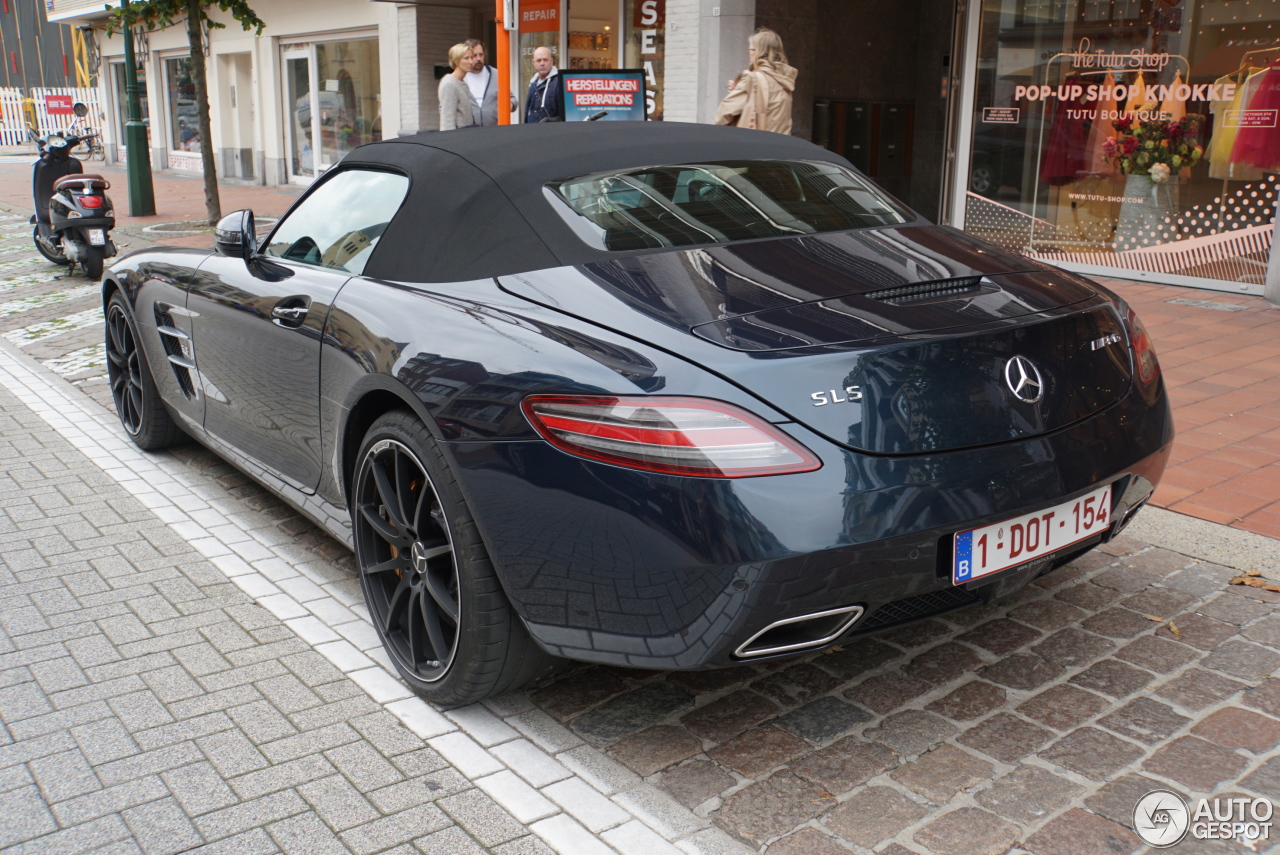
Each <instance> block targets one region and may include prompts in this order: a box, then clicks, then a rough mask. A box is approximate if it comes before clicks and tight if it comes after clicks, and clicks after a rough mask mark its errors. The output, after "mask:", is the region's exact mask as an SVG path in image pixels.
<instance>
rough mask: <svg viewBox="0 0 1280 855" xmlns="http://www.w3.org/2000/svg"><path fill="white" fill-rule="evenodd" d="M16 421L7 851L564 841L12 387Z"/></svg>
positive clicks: (10, 435) (3, 675)
mask: <svg viewBox="0 0 1280 855" xmlns="http://www.w3.org/2000/svg"><path fill="white" fill-rule="evenodd" d="M0 435H3V437H4V438H3V440H0V503H2V505H3V509H4V512H3V514H2V515H0V720H3V729H2V730H0V850H2V851H4V852H5V853H7V855H17V853H20V852H21V853H52V852H64V851H65V852H73V851H74V852H80V851H90V850H95V849H99V848H101V849H102V851H111V852H121V853H123V852H139V851H141V852H145V853H148V855H153V853H176V852H186V851H190V850H193V849H195V850H196V851H209V852H214V851H217V852H228V853H269V852H286V853H327V852H353V853H371V852H375V851H377V852H380V851H385V850H387V849H389V848H391V847H395V846H399V845H401V844H407V843H412V844H413V845H414V846H416V847H417V848H418V849H420V850H421V851H423V852H442V853H452V852H467V851H472V852H481V851H493V852H501V853H511V855H515V853H533V852H548V851H550V850H549V849H547V847H545V846H544V845H543V844H542V843H541V842H540V841H539V840H538V838H536V837H534V836H533V835H531V834H530V832H529V830H528V828H526V827H525V826H524V825H523V824H522V823H520V822H517V821H516V820H515V819H513V818H512V817H511V815H510V814H509V813H508V812H507V811H505V810H503V809H502V808H501V807H499V806H498V805H497V804H496V803H495V802H494V801H493V799H491V798H490V797H489V796H488V795H486V794H485V792H484V791H482V790H481V789H480V788H478V787H477V786H476V785H475V784H474V783H472V782H471V781H469V780H468V779H467V778H465V777H463V776H462V775H460V774H458V773H457V772H456V771H454V770H453V769H452V768H451V767H450V764H449V763H448V761H446V760H445V759H444V758H443V757H442V756H441V755H440V754H439V753H437V752H436V751H434V750H432V749H431V748H430V747H429V746H428V745H427V744H426V742H425V741H424V740H423V739H422V738H421V737H419V736H417V735H415V734H414V733H412V732H410V731H409V730H408V729H406V728H405V727H403V726H402V725H401V723H400V722H399V721H398V720H397V719H396V717H395V716H393V715H392V714H391V713H389V712H387V711H386V710H385V709H384V708H383V706H382V705H381V704H379V703H377V702H376V701H374V700H373V699H372V698H370V697H369V695H368V694H366V692H365V691H364V690H363V689H361V688H360V686H358V685H357V684H356V683H355V682H353V681H352V680H351V679H350V678H349V677H347V676H345V675H344V674H343V673H342V672H341V671H339V670H338V669H337V668H335V667H334V666H333V665H332V664H330V663H329V662H328V661H326V660H325V659H324V658H323V657H322V656H321V655H320V654H318V653H316V652H315V651H314V650H313V649H312V647H311V645H310V644H308V643H307V642H305V641H303V640H302V639H301V638H299V637H298V636H297V635H296V634H295V633H294V632H292V631H291V630H290V629H288V628H287V627H285V626H284V625H283V624H282V622H281V621H280V620H279V619H278V618H276V617H275V616H274V615H272V614H271V613H270V612H268V611H267V610H266V609H264V608H262V607H261V606H258V605H256V604H254V602H253V601H252V599H251V598H249V597H248V596H247V595H246V594H244V593H243V592H242V591H240V589H239V588H237V587H236V586H235V585H233V584H232V583H230V582H229V581H228V579H227V577H226V576H225V575H223V574H222V573H221V572H220V571H219V570H217V569H216V568H215V567H214V566H213V565H212V564H210V563H209V562H208V561H207V560H206V559H205V558H204V557H203V556H202V555H201V554H200V553H199V552H197V551H196V550H195V549H194V548H192V547H191V546H190V545H189V544H187V543H186V542H185V541H184V540H183V539H182V538H181V537H178V536H177V535H175V534H173V533H172V532H171V531H170V530H169V529H168V528H167V527H166V526H165V525H164V524H163V523H161V522H160V521H159V520H158V519H156V518H155V516H154V515H153V514H152V512H151V511H149V510H148V509H146V508H145V507H143V506H142V505H141V504H140V503H139V502H138V501H137V500H135V499H134V498H133V497H131V496H130V495H128V494H127V493H126V492H125V491H124V490H123V489H121V488H120V487H119V486H118V485H116V484H115V483H114V482H113V480H112V479H111V478H110V477H108V476H106V475H104V474H103V473H102V472H101V471H100V470H99V469H98V468H97V467H96V466H93V465H92V464H90V463H89V461H87V460H86V459H85V458H84V457H83V456H81V455H80V454H79V453H77V452H75V451H74V450H72V449H70V448H69V447H68V446H67V443H66V442H65V441H64V440H62V439H61V438H59V437H51V436H49V432H48V430H47V427H46V426H45V425H44V424H43V422H41V421H40V419H38V418H37V417H36V416H34V415H33V414H32V413H31V412H30V411H29V410H27V409H26V408H25V407H22V406H21V405H20V404H17V402H15V400H14V399H13V398H12V396H11V395H9V394H8V393H7V392H6V391H3V390H0ZM446 841H447V842H446ZM201 846H208V848H207V849H205V850H200V849H199V848H198V847H201ZM485 847H492V849H486V848H485ZM403 851H406V852H407V851H408V849H404V850H403Z"/></svg>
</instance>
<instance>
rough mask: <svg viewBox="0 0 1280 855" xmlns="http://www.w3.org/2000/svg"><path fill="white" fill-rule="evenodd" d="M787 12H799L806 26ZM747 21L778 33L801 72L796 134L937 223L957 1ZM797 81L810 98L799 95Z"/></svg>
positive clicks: (827, 6)
mask: <svg viewBox="0 0 1280 855" xmlns="http://www.w3.org/2000/svg"><path fill="white" fill-rule="evenodd" d="M762 7H763V8H765V9H766V10H776V14H773V15H768V14H761V13H760V11H759V10H760V9H761V8H762ZM793 9H803V10H805V11H804V13H803V14H804V17H805V20H803V21H802V20H799V16H798V15H797V13H796V12H793V11H790V10H793ZM756 20H757V24H759V25H761V26H768V27H772V28H773V29H775V30H778V32H779V33H780V34H781V35H782V36H783V41H784V44H785V45H786V47H787V53H788V55H789V57H790V59H791V63H792V64H793V65H795V66H796V67H797V68H798V69H799V70H800V75H801V77H800V81H799V82H798V84H797V88H796V109H795V133H797V135H800V136H805V135H809V137H810V139H812V140H813V141H814V142H816V143H818V144H819V145H822V146H825V147H827V148H830V149H832V150H833V151H836V152H838V153H839V154H842V155H844V156H845V157H847V158H848V159H849V160H850V161H851V162H852V163H853V164H854V165H855V166H857V167H858V168H859V169H860V170H862V171H863V172H864V173H866V174H867V175H868V176H870V177H871V178H872V179H873V180H875V182H876V183H877V184H879V185H880V186H882V187H884V188H885V189H886V190H888V191H889V192H890V193H892V194H893V195H894V196H897V197H898V198H899V199H901V200H902V201H904V202H906V203H907V204H908V205H910V206H911V207H912V208H914V209H915V210H916V211H918V212H920V213H921V214H923V215H924V216H925V217H928V218H929V219H931V220H934V221H935V222H936V221H939V219H940V217H941V215H942V212H943V201H944V200H943V196H944V183H945V180H946V176H947V173H948V170H949V161H948V150H949V146H950V144H951V140H950V127H951V122H950V119H949V116H950V112H949V111H950V110H951V109H952V102H953V99H954V97H955V94H956V93H955V89H956V87H955V86H954V85H953V83H952V70H953V68H956V67H958V66H957V65H956V64H955V62H954V59H955V58H954V57H953V56H952V52H953V41H954V36H955V29H954V28H955V22H956V0H812V2H810V3H807V4H806V3H801V4H783V3H780V2H777V0H774V2H767V0H762V2H761V3H759V4H758V6H757V15H756ZM788 31H791V32H788ZM793 45H794V46H795V47H794V49H793ZM806 75H809V76H810V79H811V80H812V84H811V85H812V88H811V89H810V88H809V86H808V85H803V86H802V85H801V84H803V83H804V77H805V76H806ZM806 90H807V91H806Z"/></svg>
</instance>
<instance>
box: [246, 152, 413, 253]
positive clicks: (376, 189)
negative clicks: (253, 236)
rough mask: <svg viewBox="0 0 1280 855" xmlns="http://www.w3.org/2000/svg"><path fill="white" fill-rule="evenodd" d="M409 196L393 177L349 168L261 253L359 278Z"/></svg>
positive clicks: (301, 207) (290, 220)
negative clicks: (355, 275) (401, 205)
mask: <svg viewBox="0 0 1280 855" xmlns="http://www.w3.org/2000/svg"><path fill="white" fill-rule="evenodd" d="M408 192H409V179H408V178H406V177H405V176H403V175H399V174H397V173H394V172H378V171H376V170H372V169H345V170H343V171H342V172H340V173H339V174H337V175H335V176H333V177H332V178H330V179H329V180H328V181H326V182H325V183H324V184H323V185H321V186H320V187H317V188H316V191H315V192H314V193H312V194H311V195H310V196H308V197H307V198H306V200H305V201H303V203H302V204H301V205H299V206H298V207H297V208H296V209H295V210H294V211H293V212H292V213H290V214H289V216H287V217H285V219H284V222H282V223H281V224H280V226H279V228H277V229H276V230H275V232H274V233H273V234H272V235H271V240H270V242H269V243H268V245H267V246H266V247H264V248H263V250H262V251H263V253H265V254H266V255H269V256H274V257H275V258H282V259H287V260H289V261H300V262H302V263H303V264H314V265H316V266H317V267H329V268H332V269H334V270H342V271H345V272H347V273H355V274H360V273H363V272H364V266H365V264H367V263H368V262H369V256H370V255H372V253H373V248H374V247H375V246H376V245H377V243H378V241H379V240H380V239H381V238H382V233H383V232H385V231H386V230H387V226H388V225H390V223H391V218H392V217H394V216H395V213H396V211H397V210H399V208H400V203H401V202H403V201H404V197H405V194H406V193H408Z"/></svg>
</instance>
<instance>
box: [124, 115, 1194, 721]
mask: <svg viewBox="0 0 1280 855" xmlns="http://www.w3.org/2000/svg"><path fill="white" fill-rule="evenodd" d="M103 298H104V301H105V304H106V311H107V349H108V355H109V360H110V380H111V388H112V392H113V394H114V396H115V401H116V405H117V407H118V409H119V412H120V417H121V420H122V422H123V423H124V426H125V428H126V429H127V430H128V432H129V433H130V434H131V435H132V436H133V437H134V439H135V441H136V442H137V444H138V445H140V446H141V447H143V448H147V449H152V448H158V447H160V446H163V445H165V444H167V443H170V442H172V441H174V440H175V439H176V438H177V437H178V435H179V432H186V433H188V434H190V435H191V436H193V437H195V438H196V439H198V440H199V441H201V442H203V443H205V444H207V445H208V446H210V447H211V448H213V449H215V450H216V451H218V452H219V453H221V454H223V455H224V456H226V457H227V458H228V459H230V460H232V461H233V462H235V463H236V464H237V465H238V466H240V467H241V468H243V469H244V470H245V471H246V472H248V473H249V474H251V475H253V476H254V477H255V478H257V479H258V480H260V481H261V482H262V483H264V484H266V485H267V486H268V487H270V488H271V489H272V490H273V491H275V492H276V493H278V494H279V495H280V496H282V497H283V498H285V499H287V500H288V501H289V502H291V503H292V504H294V505H296V506H297V507H298V508H299V509H300V510H302V511H303V512H304V513H306V514H307V515H309V516H310V517H311V518H312V519H314V520H316V521H317V522H318V523H320V524H321V525H323V526H324V527H325V528H326V529H327V530H328V531H330V532H331V533H332V534H333V535H334V536H335V537H338V538H340V539H341V540H343V541H344V542H346V543H348V544H350V545H351V547H352V549H353V550H354V551H355V555H356V558H357V560H358V564H359V571H360V575H361V580H362V582H363V585H364V591H365V595H366V597H367V600H368V606H369V610H370V612H371V613H372V615H373V618H374V621H375V623H376V624H377V627H378V632H379V633H380V634H381V637H382V639H383V642H384V643H385V645H386V649H387V652H388V653H389V654H390V657H391V659H392V660H393V661H394V662H395V663H396V666H397V667H398V668H399V670H400V673H401V674H402V675H403V677H404V679H405V680H406V681H407V682H408V683H409V684H410V685H411V686H412V687H413V688H414V689H415V690H417V691H418V692H420V693H421V694H422V695H424V696H425V697H427V698H429V699H430V700H433V701H436V702H438V703H441V704H460V703H465V702H469V701H473V700H476V699H479V698H483V697H486V696H488V695H492V694H495V693H498V692H502V691H506V690H509V689H512V688H515V687H517V686H519V685H521V684H523V683H525V682H528V681H529V680H531V679H534V678H536V677H538V676H539V675H541V674H543V673H545V672H546V671H547V670H548V669H550V668H552V667H554V665H555V664H556V663H557V662H558V661H559V660H561V659H563V658H568V659H577V660H584V661H591V662H606V663H614V664H617V665H623V666H630V667H637V668H662V669H696V668H708V667H716V666H725V665H732V664H734V663H740V662H744V661H758V660H767V659H771V658H776V657H785V656H793V655H796V654H799V653H803V652H807V651H813V650H816V649H819V648H822V647H824V646H828V645H832V644H835V643H838V642H840V641H842V640H844V639H848V638H850V637H853V636H857V635H861V634H864V633H870V632H876V631H878V630H883V629H887V628H889V627H894V626H899V625H902V624H905V623H909V622H911V621H915V620H919V619H921V618H925V617H929V616H931V615H937V614H940V613H943V612H946V611H949V610H952V609H957V608H962V607H964V606H967V605H970V604H972V603H977V602H981V601H990V600H992V599H993V598H998V597H1003V596H1007V595H1008V594H1010V593H1012V592H1014V591H1016V590H1017V589H1018V588H1020V587H1021V586H1023V585H1025V584H1027V583H1028V582H1029V581H1030V580H1032V579H1034V578H1035V577H1036V576H1038V575H1041V574H1043V573H1046V572H1048V571H1049V570H1051V569H1052V568H1054V567H1056V566H1059V565H1061V564H1063V563H1065V562H1067V561H1070V560H1071V559H1072V558H1074V557H1076V556H1078V555H1079V554H1081V553H1082V552H1085V551H1086V550H1088V549H1090V548H1092V547H1094V546H1096V545H1098V544H1099V543H1102V542H1105V541H1106V540H1108V539H1110V538H1112V537H1114V536H1115V535H1116V533H1117V532H1119V531H1120V530H1121V529H1122V528H1123V527H1124V525H1125V524H1126V523H1127V522H1128V521H1129V520H1130V519H1131V518H1132V517H1133V515H1134V514H1135V513H1136V512H1137V511H1138V509H1139V508H1140V507H1142V505H1143V503H1144V502H1146V501H1147V499H1148V498H1149V497H1150V496H1151V493H1152V490H1153V489H1154V488H1155V485H1156V483H1157V482H1158V481H1159V479H1160V476H1161V473H1162V472H1163V470H1164V466H1165V461H1166V458H1167V455H1168V453H1169V448H1170V444H1171V442H1172V440H1173V426H1172V419H1171V416H1170V411H1169V405H1168V402H1167V399H1166V396H1165V391H1164V387H1163V384H1162V381H1161V376H1160V367H1159V364H1158V363H1157V362H1156V357H1155V353H1154V352H1153V351H1152V348H1151V342H1150V340H1149V339H1148V337H1147V334H1146V332H1145V331H1144V330H1143V328H1142V325H1141V324H1140V323H1139V321H1138V319H1137V317H1136V316H1135V315H1134V313H1133V311H1132V310H1131V309H1130V308H1129V307H1128V306H1127V305H1126V304H1125V303H1124V302H1123V301H1122V300H1120V299H1119V298H1118V297H1117V296H1116V295H1114V294H1112V293H1110V292H1108V291H1107V290H1106V289H1104V288H1102V287H1100V286H1099V285H1097V284H1094V283H1092V282H1090V281H1088V280H1086V279H1082V278H1081V277H1079V276H1075V275H1073V274H1070V273H1066V272H1063V271H1061V270H1057V269H1054V268H1051V267H1046V266H1045V265H1042V264H1039V263H1037V262H1034V261H1030V260H1028V259H1026V258H1024V257H1022V256H1020V255H1016V254H1013V253H1010V252H1008V251H1006V250H1003V249H1000V248H999V247H996V246H993V245H991V244H987V243H984V242H982V241H980V240H977V239H975V238H972V237H970V236H967V235H965V234H963V233H961V232H958V231H956V230H954V229H950V228H942V227H938V226H934V225H932V224H930V223H928V222H926V221H925V220H923V219H921V218H920V217H919V216H918V215H916V214H914V213H913V212H911V211H910V210H908V209H907V208H905V207H904V206H903V205H901V204H900V203H898V202H897V201H895V200H894V199H892V198H890V197H888V196H886V195H885V194H884V193H883V192H881V191H880V190H879V189H877V188H876V187H875V186H874V185H873V184H872V183H871V182H870V181H868V180H867V179H866V178H865V177H863V176H862V175H860V174H859V173H858V172H857V171H856V170H854V169H853V168H852V167H851V166H850V165H849V163H848V162H847V161H845V160H844V159H843V158H841V157H839V156H837V155H835V154H832V153H831V152H829V151H826V150H824V149H821V148H818V147H816V146H813V145H811V144H809V143H806V142H803V141H801V140H798V139H795V138H791V137H785V136H780V135H776V134H770V133H763V132H759V131H751V130H739V129H734V128H721V127H702V126H693V125H679V124H661V123H652V124H630V123H621V122H619V123H610V122H602V123H598V124H597V123H590V124H586V123H582V124H541V125H530V126H521V127H511V128H483V129H476V130H468V131H463V132H459V133H445V134H440V133H428V134H421V135H418V136H413V137H406V138H401V139H396V140H389V141H385V142H380V143H374V144H372V145H367V146H364V147H362V148H359V149H357V150H355V151H354V152H352V153H351V154H350V155H348V156H347V157H346V158H345V159H344V160H343V161H342V162H341V163H340V164H338V165H337V166H336V167H335V168H333V169H331V170H330V171H329V172H327V173H326V174H325V175H324V176H323V177H322V178H321V179H320V180H318V181H317V182H316V183H315V184H314V185H313V186H312V187H311V188H310V189H309V190H308V192H307V193H306V195H304V196H303V197H302V198H301V199H299V201H298V202H297V204H295V205H294V206H293V208H292V209H291V210H290V211H289V213H288V214H287V215H286V216H285V217H284V218H283V219H282V220H281V221H280V222H279V223H278V224H277V225H276V226H275V228H274V229H273V230H272V231H271V233H270V234H269V235H268V236H267V237H266V239H265V240H263V241H261V242H259V241H258V240H257V238H256V237H255V234H254V226H253V215H252V213H250V212H248V211H242V212H238V213H236V214H232V215H230V216H228V217H227V218H225V219H224V220H223V221H222V223H220V224H219V227H218V230H217V233H216V251H215V252H212V253H210V252H203V251H196V250H186V249H163V250H147V251H143V252H139V253H135V254H133V255H131V256H129V257H127V258H125V259H123V260H121V261H120V262H119V263H117V264H116V265H114V266H113V267H112V268H111V269H110V270H109V271H108V273H107V275H106V278H105V280H104V283H103Z"/></svg>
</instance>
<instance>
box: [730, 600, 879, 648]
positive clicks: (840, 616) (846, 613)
mask: <svg viewBox="0 0 1280 855" xmlns="http://www.w3.org/2000/svg"><path fill="white" fill-rule="evenodd" d="M862 612H863V608H862V606H849V607H847V608H843V609H828V610H827V611H824V612H813V613H812V614H807V615H800V616H799V617H792V618H787V619H786V620H778V621H774V622H773V623H771V624H769V625H768V626H766V627H765V628H764V629H762V630H760V631H759V632H757V633H756V634H755V635H753V636H751V637H750V638H748V639H747V640H746V641H744V642H743V643H742V644H741V645H740V646H739V647H738V649H737V650H735V651H733V655H734V656H735V657H737V658H738V659H752V658H755V657H757V656H770V655H773V654H775V653H790V652H791V651H793V650H807V649H808V648H810V647H821V646H822V645H824V644H830V643H831V642H833V641H835V640H836V639H837V638H839V637H840V636H841V635H844V633H845V632H847V631H848V630H849V627H851V626H853V624H854V623H855V622H856V621H857V620H858V618H860V617H862Z"/></svg>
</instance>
